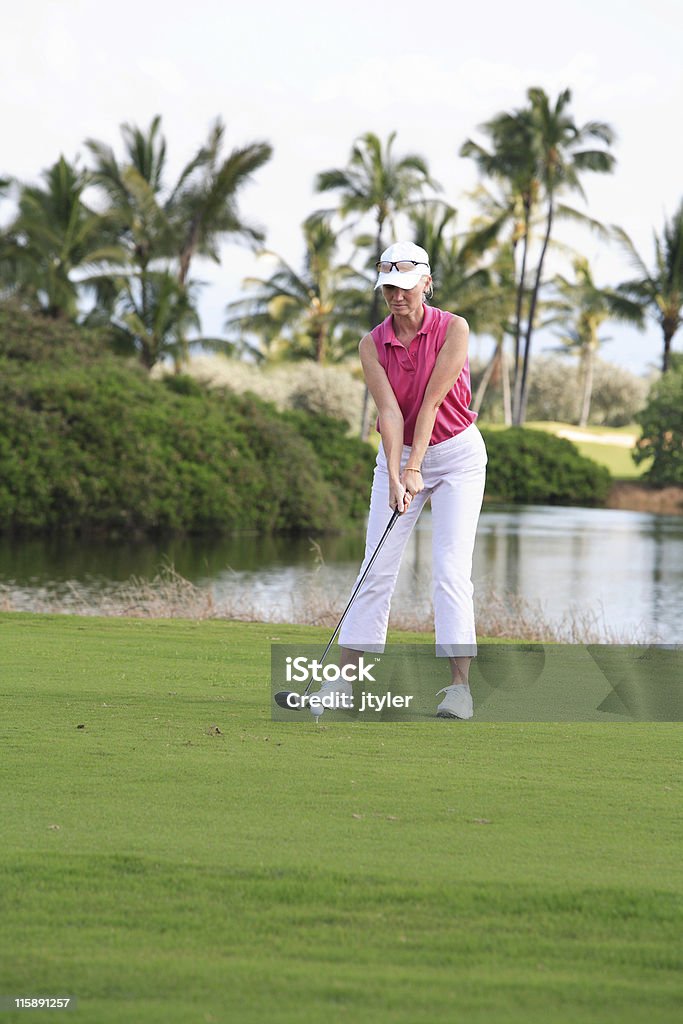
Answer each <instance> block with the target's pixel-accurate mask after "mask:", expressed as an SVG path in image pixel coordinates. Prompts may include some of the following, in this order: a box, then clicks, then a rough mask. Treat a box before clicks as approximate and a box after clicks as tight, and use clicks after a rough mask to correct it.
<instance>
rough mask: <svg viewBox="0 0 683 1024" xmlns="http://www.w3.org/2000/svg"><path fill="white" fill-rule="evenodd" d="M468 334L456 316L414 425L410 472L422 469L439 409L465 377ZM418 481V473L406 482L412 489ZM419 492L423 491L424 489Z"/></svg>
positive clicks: (464, 324) (465, 324)
mask: <svg viewBox="0 0 683 1024" xmlns="http://www.w3.org/2000/svg"><path fill="white" fill-rule="evenodd" d="M469 333H470V329H469V326H468V324H467V321H466V320H464V319H463V318H462V317H461V316H454V317H453V319H452V320H451V322H450V324H449V325H448V330H447V332H446V340H445V341H444V343H443V346H442V347H441V351H440V352H439V354H438V356H437V357H436V362H435V363H434V369H433V370H432V374H431V377H430V378H429V381H428V383H427V387H426V388H425V393H424V398H423V399H422V405H421V406H420V411H419V413H418V416H417V421H416V423H415V432H414V434H413V447H412V451H411V453H410V456H409V458H408V464H407V469H409V468H413V469H419V468H420V466H421V465H422V460H423V459H424V457H425V452H426V451H427V447H428V445H429V441H430V439H431V436H432V431H433V429H434V421H435V420H436V414H437V412H438V411H439V406H440V405H441V403H442V402H443V400H444V398H445V397H446V395H447V394H448V392H449V391H450V390H451V388H452V387H453V385H454V384H455V382H456V380H457V379H458V377H459V376H460V374H461V373H462V368H463V366H464V365H465V360H466V359H467V342H468V338H469ZM405 472H406V471H404V473H405ZM416 478H417V473H415V474H413V473H411V474H409V475H408V477H407V479H408V482H409V483H410V485H411V488H412V485H413V481H414V480H415V479H416ZM420 490H422V488H421V487H420Z"/></svg>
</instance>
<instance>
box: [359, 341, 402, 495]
mask: <svg viewBox="0 0 683 1024" xmlns="http://www.w3.org/2000/svg"><path fill="white" fill-rule="evenodd" d="M359 352H360V361H361V365H362V367H363V374H364V376H365V383H366V384H367V386H368V390H369V392H370V394H371V395H372V397H373V399H374V401H375V405H376V406H377V411H378V412H379V429H380V433H381V435H382V446H383V448H384V453H385V455H386V457H387V469H388V471H389V505H390V507H391V508H397V507H398V508H400V509H401V510H402V511H404V510H405V508H404V501H403V497H404V494H405V486H404V485H403V484H402V483H401V452H402V450H403V413H402V412H401V407H400V406H399V404H398V401H397V399H396V395H395V394H394V391H393V388H392V386H391V384H390V383H389V378H388V377H387V375H386V371H385V369H384V367H383V366H382V364H381V363H380V361H379V358H378V356H377V349H376V348H375V342H374V341H373V338H372V335H370V334H366V335H365V337H364V338H363V340H362V341H361V343H360V345H359Z"/></svg>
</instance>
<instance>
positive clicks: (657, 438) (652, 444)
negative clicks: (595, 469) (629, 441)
mask: <svg viewBox="0 0 683 1024" xmlns="http://www.w3.org/2000/svg"><path fill="white" fill-rule="evenodd" d="M636 419H637V422H638V423H639V424H640V427H641V429H642V435H641V437H640V440H639V441H637V442H636V449H635V451H634V453H633V458H634V461H635V462H636V463H641V462H643V461H645V460H646V459H652V464H651V465H650V466H649V467H648V469H647V470H646V471H645V473H644V474H643V477H644V479H646V480H649V481H650V483H653V484H655V485H656V486H657V487H666V486H669V485H676V484H678V485H683V365H681V364H680V363H678V364H674V366H673V367H672V368H671V369H670V370H669V371H668V373H665V374H662V376H661V377H660V379H659V380H658V381H657V382H656V383H655V384H654V385H653V386H652V389H651V391H650V396H649V399H648V403H647V405H646V406H645V408H644V409H643V411H642V412H641V413H640V414H639V415H638V416H637V417H636Z"/></svg>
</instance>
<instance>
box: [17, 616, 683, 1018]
mask: <svg viewBox="0 0 683 1024" xmlns="http://www.w3.org/2000/svg"><path fill="white" fill-rule="evenodd" d="M274 637H277V639H278V640H279V641H281V642H291V641H293V640H306V641H308V642H311V641H315V642H318V641H319V640H321V639H323V638H324V637H325V634H324V632H323V631H317V630H311V629H304V628H296V627H280V626H278V627H275V626H264V625H252V624H237V623H230V622H219V621H211V622H184V621H135V620H125V619H78V618H71V617H56V616H55V617H51V616H34V615H21V614H15V615H2V616H0V650H1V652H2V667H1V684H0V690H1V694H2V725H1V742H2V761H1V769H0V770H1V772H2V844H1V846H0V901H1V907H2V929H0V994H2V995H4V996H31V995H55V996H56V995H71V996H75V997H76V998H77V999H78V1008H77V1010H76V1011H75V1012H74V1013H73V1015H72V1016H67V1017H66V1019H67V1020H74V1021H82V1022H87V1024H113V1022H117V1024H118V1022H124V1021H125V1022H133V1024H147V1022H155V1024H174V1022H183V1024H185V1022H203V1021H207V1022H210V1021H216V1022H231V1024H232V1022H239V1024H252V1022H253V1024H266V1022H276V1024H279V1022H282V1024H284V1022H292V1024H294V1022H297V1024H305V1022H321V1024H330V1022H337V1021H349V1022H351V1021H353V1022H354V1024H359V1022H360V1024H366V1022H367V1024H384V1022H397V1024H398V1022H401V1024H436V1022H442V1021H443V1022H449V1024H450V1022H454V1021H458V1022H459V1021H463V1022H468V1024H469V1022H482V1024H484V1022H485V1024H499V1022H500V1024H508V1022H509V1024H512V1022H519V1024H532V1022H539V1024H540V1022H543V1024H548V1022H565V1021H566V1022H572V1024H577V1022H588V1021H591V1022H595V1024H609V1022H614V1024H624V1022H636V1021H642V1022H647V1024H655V1022H662V1024H664V1022H666V1024H671V1022H672V1021H674V1020H677V1019H679V1018H678V1013H679V1011H680V1007H681V999H682V998H683V975H682V974H681V966H682V960H683V946H682V943H681V928H682V923H683V915H682V909H683V901H682V889H683V869H682V866H681V865H682V860H683V858H682V857H681V831H682V828H681V820H682V815H681V776H680V753H681V728H680V726H677V725H670V724H657V725H643V724H639V725H630V726H629V725H609V724H605V725H596V724H584V725H567V724H562V725H559V724H534V725H520V724H514V725H512V724H511V725H504V724H499V723H497V724H484V723H480V724H477V723H476V721H473V722H470V723H458V722H452V721H442V720H438V721H436V720H435V721H434V723H420V724H407V723H404V724H379V723H378V724H367V723H365V724H364V723H358V722H356V723H354V722H353V721H352V722H350V723H349V724H343V723H335V724H330V725H327V726H325V725H321V726H319V727H317V728H316V726H315V725H314V724H313V723H312V722H311V723H310V725H308V724H307V725H305V726H301V725H298V724H297V725H293V724H286V723H285V724H275V723H273V722H271V721H270V709H269V678H268V677H269V663H270V643H271V640H272V638H274ZM57 1013H58V1011H51V1015H50V1013H48V1012H47V1011H42V1012H39V1011H38V1012H36V1011H33V1012H27V1011H22V1012H20V1013H15V1012H8V1013H3V1014H1V1015H0V1020H2V1021H7V1022H10V1021H30V1020H44V1019H45V1018H46V1017H48V1016H49V1018H50V1019H52V1018H53V1017H55V1016H56V1015H57ZM59 1019H62V1018H61V1017H60V1018H59Z"/></svg>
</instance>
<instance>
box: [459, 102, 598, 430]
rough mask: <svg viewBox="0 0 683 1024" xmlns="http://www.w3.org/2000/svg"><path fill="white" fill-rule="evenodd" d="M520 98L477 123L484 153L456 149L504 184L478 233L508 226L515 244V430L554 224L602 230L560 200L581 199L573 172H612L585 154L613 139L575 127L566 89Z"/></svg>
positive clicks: (592, 127) (593, 126) (591, 126)
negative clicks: (515, 106)
mask: <svg viewBox="0 0 683 1024" xmlns="http://www.w3.org/2000/svg"><path fill="white" fill-rule="evenodd" d="M527 97H528V100H529V105H528V106H527V107H525V108H523V109H521V110H516V111H514V112H513V113H512V114H505V113H503V114H499V115H497V116H496V117H495V118H493V119H492V120H491V121H489V122H487V123H486V124H484V125H482V130H484V131H485V132H486V133H487V134H488V135H489V136H490V138H491V141H492V147H491V149H490V150H486V149H484V148H483V147H481V146H478V145H477V144H476V143H473V142H472V141H471V140H467V142H466V143H465V144H464V146H463V147H462V149H461V155H464V156H471V157H473V158H474V159H475V161H476V162H477V164H478V166H479V169H480V171H482V173H484V174H486V175H488V176H490V177H492V178H494V179H495V180H497V181H498V182H499V183H502V184H503V193H504V198H503V201H502V203H500V210H499V212H498V214H497V216H496V217H494V218H493V220H492V221H491V223H490V224H488V225H487V226H486V228H485V231H486V232H488V233H489V234H494V235H495V234H496V233H497V232H500V230H501V229H502V228H503V227H504V226H506V225H511V226H512V244H513V252H515V251H516V248H517V246H518V245H519V244H520V243H521V248H522V252H521V267H520V270H519V272H518V276H517V299H516V312H515V394H514V413H513V418H514V422H515V423H517V424H521V423H523V422H524V419H525V415H526V402H527V392H528V379H529V378H528V374H529V366H530V361H531V339H532V336H533V331H534V329H535V326H536V324H535V317H536V311H537V306H538V301H539V293H540V288H541V282H542V276H543V269H544V264H545V258H546V254H547V251H548V247H549V244H550V239H551V234H552V229H553V226H554V221H555V219H557V218H558V217H565V218H572V219H575V220H580V221H582V222H583V223H587V224H590V225H591V226H592V227H594V228H597V229H600V228H601V225H599V224H598V222H597V221H594V220H592V219H590V218H588V217H586V216H585V215H584V214H582V213H580V212H579V211H577V210H574V209H572V208H571V207H568V206H566V205H564V204H561V203H560V202H559V201H558V200H559V196H560V194H561V193H562V192H563V191H565V190H574V191H578V192H579V193H580V194H581V195H582V196H583V198H584V199H585V195H584V193H583V189H582V186H581V182H580V174H581V173H582V172H584V171H589V170H591V171H596V172H607V171H610V170H612V168H613V166H614V157H613V156H612V155H611V154H610V153H609V152H607V150H606V149H600V148H598V149H595V148H590V144H591V143H593V142H596V141H597V142H599V143H601V144H602V145H603V146H609V145H610V144H611V142H612V140H613V133H612V130H611V128H610V127H609V126H608V125H607V124H604V123H603V122H597V121H590V122H588V123H587V124H585V125H583V126H582V127H580V128H579V127H577V126H576V124H575V123H574V121H573V119H572V118H571V116H570V113H569V111H568V109H567V108H568V105H569V103H570V101H571V92H570V90H569V89H566V90H564V92H562V93H560V95H559V97H558V99H557V100H556V102H555V104H554V105H552V104H551V102H550V100H549V98H548V96H547V95H546V94H545V92H544V91H543V90H542V89H539V88H533V89H529V90H528V92H527ZM587 147H588V148H587ZM541 204H543V205H544V214H543V237H542V241H541V249H540V254H539V257H538V262H537V265H536V268H535V271H534V272H533V274H532V283H531V284H530V285H529V283H528V281H527V260H528V254H529V246H530V242H531V238H532V228H533V224H534V221H535V219H536V217H537V214H538V210H539V208H540V205H541ZM525 303H526V315H525V316H524V315H523V313H524V306H525ZM523 324H524V327H522V325H523ZM522 336H523V338H522ZM522 340H523V342H524V344H523V351H522V344H521V343H522Z"/></svg>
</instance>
